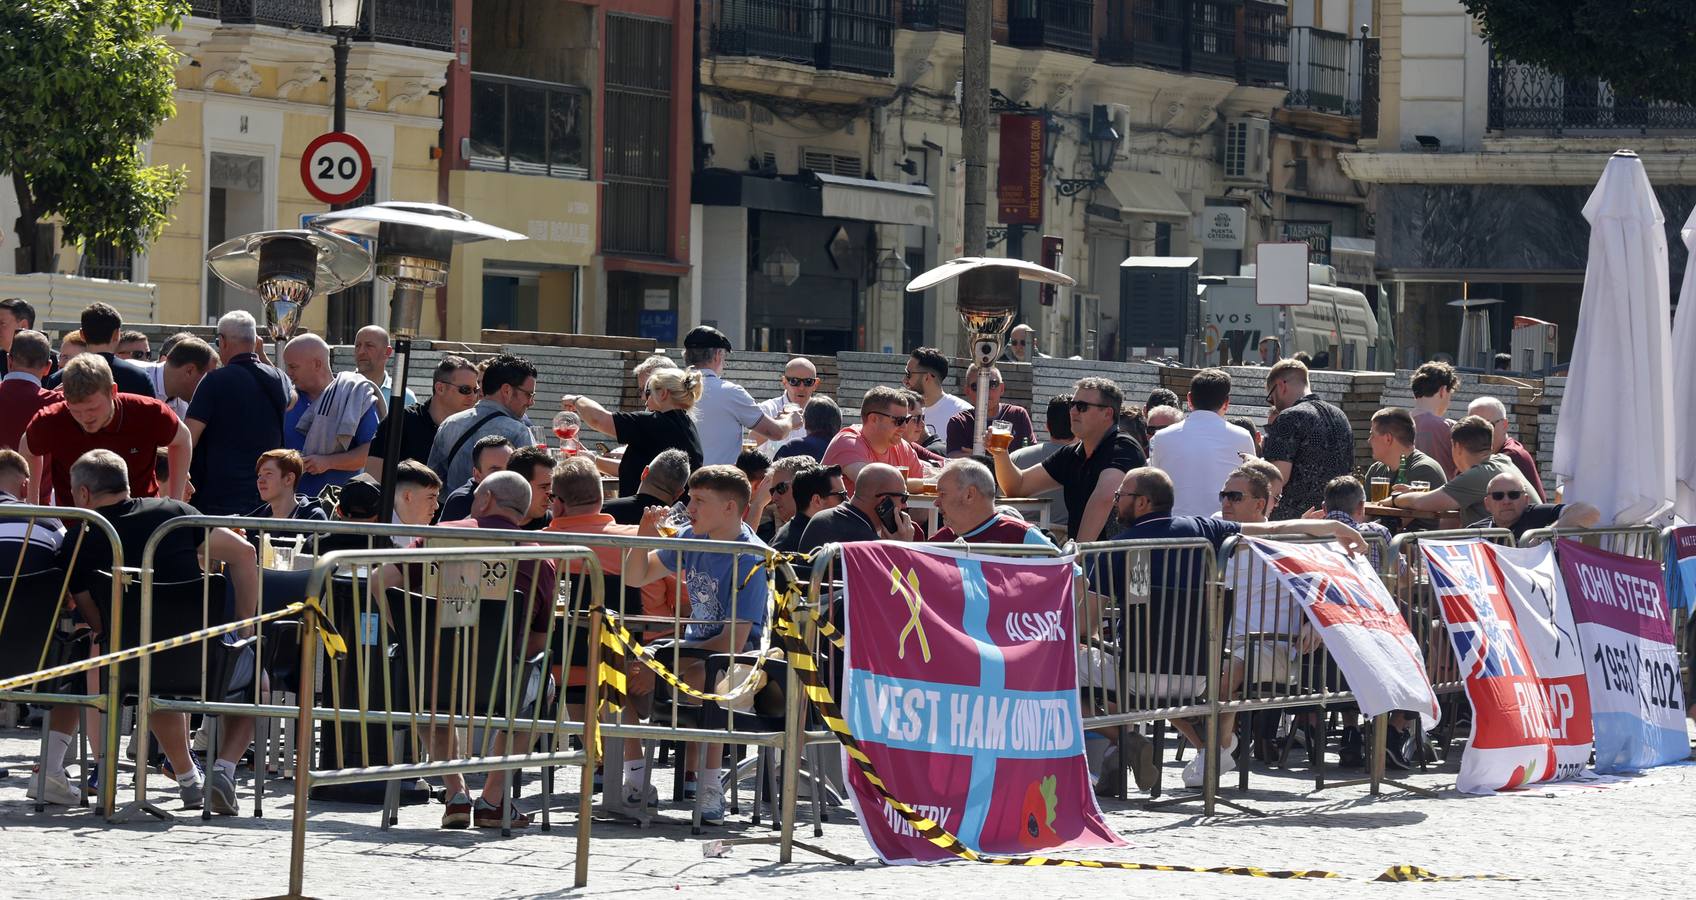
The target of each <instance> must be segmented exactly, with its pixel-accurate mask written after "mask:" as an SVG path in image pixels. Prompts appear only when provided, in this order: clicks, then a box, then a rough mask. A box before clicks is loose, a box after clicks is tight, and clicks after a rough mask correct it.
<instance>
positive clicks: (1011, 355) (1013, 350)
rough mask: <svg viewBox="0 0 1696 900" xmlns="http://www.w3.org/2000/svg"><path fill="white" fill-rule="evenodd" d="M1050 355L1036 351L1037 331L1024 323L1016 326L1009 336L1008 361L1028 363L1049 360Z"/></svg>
mask: <svg viewBox="0 0 1696 900" xmlns="http://www.w3.org/2000/svg"><path fill="white" fill-rule="evenodd" d="M1048 358H1049V357H1048V354H1046V353H1039V352H1038V351H1037V349H1036V329H1034V328H1032V327H1030V326H1029V325H1026V324H1024V323H1023V322H1021V323H1019V324H1017V325H1014V326H1013V331H1012V332H1011V333H1010V334H1008V335H1007V361H1008V362H1022V363H1028V362H1030V361H1031V360H1033V359H1048Z"/></svg>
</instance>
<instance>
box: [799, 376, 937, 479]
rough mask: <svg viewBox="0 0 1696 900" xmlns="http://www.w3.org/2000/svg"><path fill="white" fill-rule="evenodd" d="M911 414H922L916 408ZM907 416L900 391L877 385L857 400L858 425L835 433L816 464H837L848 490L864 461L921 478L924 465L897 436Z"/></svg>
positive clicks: (923, 472) (909, 476)
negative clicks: (858, 401)
mask: <svg viewBox="0 0 1696 900" xmlns="http://www.w3.org/2000/svg"><path fill="white" fill-rule="evenodd" d="M911 415H914V416H921V417H922V413H920V412H919V411H918V410H914V411H912V413H911ZM908 418H909V413H908V410H907V401H906V399H905V398H903V397H902V396H901V392H900V391H897V390H895V389H894V388H890V387H883V386H881V385H880V386H878V387H874V388H872V389H871V390H869V391H866V397H865V399H864V400H862V401H861V402H860V424H858V425H850V426H848V427H847V428H844V429H842V430H841V431H839V432H837V434H836V437H835V438H833V439H831V442H830V446H829V447H827V448H825V451H824V459H822V460H820V461H819V464H820V465H826V466H841V467H842V480H843V482H844V483H846V484H847V486H848V490H849V491H853V490H854V477H855V476H857V475H859V474H860V470H861V469H862V468H864V467H865V465H866V464H867V463H874V462H875V463H886V464H888V465H891V466H894V467H895V468H897V469H900V470H901V471H902V472H904V473H905V474H906V476H907V478H908V479H919V478H923V477H924V476H925V469H924V465H923V464H922V463H920V462H919V457H918V456H917V455H916V454H915V453H914V452H913V446H912V445H911V444H909V443H907V441H905V440H903V439H902V437H901V435H900V428H901V426H902V425H905V424H906V423H907V420H908ZM909 489H912V488H911V487H909Z"/></svg>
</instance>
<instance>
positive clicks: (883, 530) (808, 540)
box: [797, 463, 918, 553]
mask: <svg viewBox="0 0 1696 900" xmlns="http://www.w3.org/2000/svg"><path fill="white" fill-rule="evenodd" d="M853 491H854V494H853V496H852V497H850V498H848V501H847V502H846V503H842V504H841V505H839V506H837V507H836V508H834V509H826V510H823V511H821V512H819V513H818V514H816V515H814V516H813V517H812V518H811V519H810V520H808V522H807V528H806V530H805V531H803V532H802V533H801V543H800V546H799V547H798V548H797V549H799V550H800V551H801V552H802V553H811V552H813V551H814V550H817V549H818V548H820V547H823V546H824V545H825V544H850V543H853V542H855V541H875V540H879V539H889V540H897V541H911V540H913V539H914V538H915V537H916V536H917V534H918V528H917V527H916V526H914V525H913V520H912V518H911V517H909V516H908V515H907V496H908V495H907V484H906V480H905V479H904V478H903V477H902V475H901V472H900V471H899V470H898V469H896V468H895V467H894V466H889V465H885V464H883V463H868V464H866V465H865V466H862V467H861V469H860V477H859V478H858V479H856V480H855V482H854V485H853Z"/></svg>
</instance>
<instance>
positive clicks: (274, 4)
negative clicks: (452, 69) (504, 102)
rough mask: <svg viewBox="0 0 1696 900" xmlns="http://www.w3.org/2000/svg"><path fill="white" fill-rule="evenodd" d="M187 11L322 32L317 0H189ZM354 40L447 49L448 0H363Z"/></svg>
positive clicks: (450, 44) (450, 30)
mask: <svg viewBox="0 0 1696 900" xmlns="http://www.w3.org/2000/svg"><path fill="white" fill-rule="evenodd" d="M189 11H190V12H191V13H192V14H193V15H196V16H201V17H203V18H208V19H219V20H221V21H223V22H225V23H228V24H231V25H270V26H274V27H277V28H299V29H302V30H305V31H322V30H323V27H324V18H323V7H322V5H321V3H320V2H319V0H192V3H191V6H190V10H189ZM364 13H365V17H364V21H363V22H361V23H360V25H359V28H357V29H356V30H355V31H354V32H353V39H354V40H356V41H376V42H378V43H383V44H405V45H407V46H409V47H423V48H425V49H429V50H451V49H452V48H453V0H365V6H364Z"/></svg>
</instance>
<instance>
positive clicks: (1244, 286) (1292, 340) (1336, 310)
mask: <svg viewBox="0 0 1696 900" xmlns="http://www.w3.org/2000/svg"><path fill="white" fill-rule="evenodd" d="M1307 270H1308V286H1307V305H1305V306H1260V305H1259V304H1257V303H1255V299H1254V266H1252V265H1247V266H1243V267H1242V270H1241V271H1242V274H1241V275H1204V276H1202V277H1201V278H1199V279H1198V280H1197V285H1196V292H1197V293H1198V294H1199V295H1200V297H1201V298H1202V299H1203V300H1204V301H1205V306H1204V309H1205V310H1206V312H1205V314H1204V318H1205V322H1204V324H1203V326H1202V335H1201V338H1202V345H1203V347H1204V349H1205V350H1206V352H1207V354H1208V358H1209V362H1210V364H1213V365H1242V364H1252V363H1256V362H1259V361H1260V353H1259V346H1260V341H1261V339H1263V338H1267V337H1272V338H1277V339H1278V342H1279V346H1280V350H1281V353H1280V355H1282V356H1291V355H1294V354H1295V353H1296V352H1297V351H1303V350H1304V351H1306V352H1307V353H1308V355H1309V356H1312V357H1316V358H1317V357H1318V356H1319V355H1320V354H1321V353H1323V354H1326V356H1327V357H1328V358H1329V359H1330V366H1329V367H1330V368H1333V369H1371V368H1373V367H1374V366H1375V364H1376V363H1377V360H1376V359H1375V354H1374V353H1373V350H1374V349H1375V348H1376V346H1377V344H1378V319H1377V317H1376V316H1375V315H1373V313H1372V304H1370V303H1369V302H1367V299H1366V295H1365V294H1362V293H1361V292H1359V291H1356V290H1352V289H1350V288H1346V287H1339V286H1338V285H1337V275H1336V270H1335V269H1333V268H1331V267H1330V266H1325V265H1318V264H1309V266H1308V267H1307Z"/></svg>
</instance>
